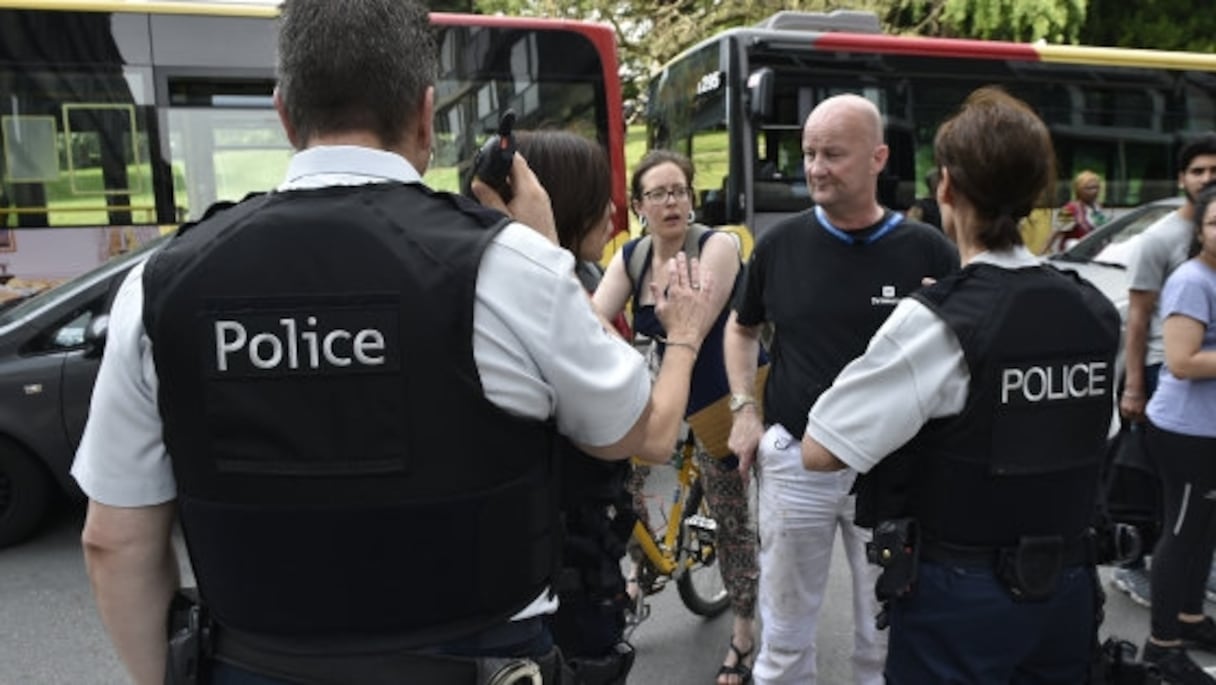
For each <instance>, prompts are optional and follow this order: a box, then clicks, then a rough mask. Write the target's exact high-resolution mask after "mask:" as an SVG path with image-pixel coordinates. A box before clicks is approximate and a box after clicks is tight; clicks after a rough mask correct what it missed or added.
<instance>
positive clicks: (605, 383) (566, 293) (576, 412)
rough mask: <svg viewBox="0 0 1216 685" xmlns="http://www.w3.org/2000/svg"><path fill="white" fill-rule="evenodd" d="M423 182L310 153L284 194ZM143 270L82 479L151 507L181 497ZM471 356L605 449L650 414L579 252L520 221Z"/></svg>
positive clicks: (502, 386)
mask: <svg viewBox="0 0 1216 685" xmlns="http://www.w3.org/2000/svg"><path fill="white" fill-rule="evenodd" d="M386 181H400V182H406V183H417V182H420V181H421V178H420V177H419V175H418V173H417V171H416V170H415V169H414V168H413V167H412V166H410V165H409V163H408V162H407V161H406V160H405V159H404V158H401V157H400V156H398V155H394V154H391V153H388V152H383V151H376V150H370V149H367V148H358V147H345V146H335V147H320V148H311V149H309V150H305V151H303V152H300V153H298V154H297V155H295V157H293V159H292V162H291V164H290V166H289V168H288V177H287V181H286V182H285V183H284V184H283V185H282V186H280V188H279V189H280V190H286V189H296V188H315V187H324V186H330V185H358V184H361V183H377V182H386ZM142 273H143V268H142V265H141V266H139V267H136V268H135V269H133V270H132V272H131V273H130V274H129V275H128V277H127V279H126V281H125V282H124V283H123V285H122V287H121V289H120V291H119V293H118V296H117V299H116V300H115V303H114V306H113V308H112V311H111V318H110V328H109V333H108V342H107V347H106V352H105V357H104V358H103V360H102V364H101V369H100V371H99V372H98V377H97V383H96V385H95V386H94V391H93V399H92V404H91V407H90V414H89V420H88V423H87V425H86V428H85V432H84V435H83V437H82V439H81V443H80V447H79V449H78V450H77V454H76V460H75V462H74V464H73V466H72V475H73V476H74V477H75V478H76V480H77V482H78V483H79V484H80V486H81V489H82V490H84V492H85V493H86V494H87V495H88V496H89V497H91V498H93V499H95V500H97V501H99V502H102V503H104V504H109V505H112V506H148V505H154V504H159V503H162V502H166V501H169V500H171V499H173V498H174V497H175V496H176V485H175V483H174V480H173V471H172V467H171V464H170V462H169V455H168V454H167V452H166V450H165V446H164V443H163V442H162V439H161V420H160V414H159V411H158V408H157V403H156V396H157V383H158V381H157V378H156V371H155V367H154V365H153V362H152V343H151V341H150V340H149V339H148V336H147V334H146V333H145V332H144V330H143V319H142V315H143V284H142V278H141V275H142ZM473 357H474V360H475V362H476V364H477V368H478V371H479V372H480V375H481V381H482V387H483V388H484V391H485V394H486V397H487V398H488V399H489V400H490V401H491V402H493V403H494V404H496V405H498V406H499V407H501V408H503V409H505V410H506V411H508V412H511V413H513V414H516V415H518V416H522V417H526V418H532V419H547V418H550V417H552V418H554V419H555V421H556V424H557V428H558V430H559V432H561V433H563V434H564V435H566V436H567V437H569V438H570V439H572V440H574V441H575V442H579V443H583V444H588V445H607V444H611V443H613V442H616V441H617V440H619V439H620V438H621V437H623V436H624V435H625V434H626V433H627V432H628V430H629V429H630V428H631V427H632V426H633V424H634V423H635V422H636V420H637V419H638V417H639V416H641V414H642V412H643V410H644V409H645V407H646V405H647V403H648V401H649V396H650V378H649V374H648V373H647V370H646V365H645V361H644V359H643V358H642V356H641V355H640V354H638V353H637V351H636V350H634V349H633V348H632V347H631V346H630V345H628V344H627V343H625V342H624V341H622V340H620V339H619V337H618V336H616V335H615V334H613V333H611V332H609V331H606V330H605V329H604V328H603V326H602V325H601V324H600V322H599V320H598V319H597V318H596V316H595V314H594V313H593V311H592V309H591V305H590V302H589V301H588V299H587V296H586V293H585V292H584V291H583V288H582V286H581V285H580V284H579V282H578V280H577V279H576V278H575V277H574V264H573V258H572V257H571V255H570V254H569V253H568V252H567V251H565V250H563V249H561V248H559V247H557V246H554V245H553V244H551V243H549V242H548V241H547V240H545V239H544V238H543V237H541V236H540V235H539V234H537V233H536V232H535V231H533V230H531V229H530V228H528V227H526V226H522V225H520V224H511V225H509V226H507V227H506V228H505V229H504V230H503V231H501V232H500V233H499V234H498V235H497V236H496V237H495V239H494V240H493V242H492V243H491V245H490V246H489V247H488V248H487V250H486V252H485V255H484V256H483V258H482V261H481V264H480V267H479V270H478V276H477V284H476V289H475V300H474V308H473Z"/></svg>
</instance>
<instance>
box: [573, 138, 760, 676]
mask: <svg viewBox="0 0 1216 685" xmlns="http://www.w3.org/2000/svg"><path fill="white" fill-rule="evenodd" d="M693 173H694V170H693V166H692V162H691V161H690V160H689V159H688V158H687V157H685V156H683V155H681V154H678V153H675V152H671V151H668V150H652V151H650V152H649V153H647V154H646V156H645V157H643V158H642V160H641V161H640V162H639V163H638V165H637V167H636V168H635V169H634V172H633V176H632V179H631V182H630V201H631V202H630V204H631V207H632V208H633V211H634V212H635V213H636V214H637V217H638V221H639V222H640V223H641V225H642V230H643V232H644V234H645V235H644V236H643V237H642V238H637V239H635V240H631V241H630V242H628V243H626V244H625V245H623V246H622V248H621V249H620V250H619V251H618V252H617V253H616V255H614V256H613V258H612V261H611V262H610V263H609V264H608V269H607V271H606V272H605V274H604V279H603V281H602V282H601V283H600V286H599V288H598V289H596V291H595V295H594V296H593V300H594V302H595V307H596V309H597V310H599V312H600V314H601V315H602V316H603V317H604V318H606V319H609V320H611V319H612V318H614V317H615V316H616V315H617V314H619V313H620V312H621V311H622V310H623V309H624V308H625V305H626V304H627V303H628V304H629V305H630V309H631V313H632V314H633V328H634V330H635V331H637V332H638V333H640V334H643V335H646V336H649V337H650V338H652V339H653V340H655V341H657V344H658V348H657V349H658V353H659V354H660V355H662V354H663V352H664V351H665V350H666V348H667V347H668V346H672V345H679V346H688V345H690V344H691V343H689V342H688V341H685V340H669V339H667V337H666V334H665V331H664V330H663V327H662V325H661V324H660V323H659V320H658V319H657V318H656V317H655V314H654V297H655V293H656V292H661V291H662V290H663V288H664V287H666V285H667V284H666V281H665V279H666V278H667V273H666V271H665V270H664V269H663V268H662V265H663V264H666V262H667V260H668V259H671V258H672V257H674V256H675V255H676V253H677V252H680V251H681V250H683V251H684V252H686V253H688V254H689V255H690V256H694V255H695V256H698V257H699V258H700V261H701V269H702V271H703V272H704V271H705V270H709V271H712V272H713V274H714V282H715V283H719V284H722V287H720V288H717V289H716V290H715V292H714V293H713V297H714V299H715V300H716V305H717V306H718V307H719V308H720V310H721V314H720V315H719V316H718V320H717V322H716V323H715V324H714V328H713V329H711V330H710V332H709V335H707V336H706V337H705V341H704V342H703V343H702V344H701V347H700V349H699V352H698V356H697V362H696V366H695V367H694V368H693V377H692V386H691V389H690V394H689V401H688V410H687V415H689V416H690V418H691V417H692V416H694V415H700V416H704V415H706V413H708V412H706V413H702V412H703V411H704V410H707V409H709V408H711V407H717V406H718V405H721V406H722V407H725V406H726V402H727V397H728V396H729V394H730V386H729V385H728V384H727V380H726V368H725V362H724V358H723V354H722V335H723V327H724V326H725V324H726V318H727V314H728V313H729V307H728V304H729V300H730V295H731V293H732V291H733V288H731V287H728V286H727V285H726V284H732V283H735V282H736V279H737V278H738V276H739V273H740V269H741V266H742V263H741V261H740V259H739V249H738V244H737V242H736V240H735V238H734V237H733V236H731V235H729V234H726V233H721V232H718V231H713V230H709V229H707V228H705V227H704V226H700V225H697V224H694V219H695V216H694V214H693V199H692V193H693V188H692V183H693ZM652 286H653V287H652ZM726 418H727V421H726V425H727V426H728V427H729V414H727V415H726ZM690 423H691V421H690ZM694 432H695V431H694ZM727 432H729V428H728V430H727ZM725 437H726V436H725V434H723V436H722V441H721V442H722V445H721V446H718V445H706V444H704V443H703V442H701V441H700V440H698V446H697V447H698V449H697V459H698V461H699V463H700V466H701V473H702V474H704V476H705V492H706V498H707V500H708V502H709V507H710V509H711V510H712V511H713V513H714V517H715V519H716V520H717V522H718V526H719V528H718V532H719V537H718V553H719V558H720V560H721V563H722V577H723V580H724V582H725V584H726V589H727V591H728V593H729V594H730V597H731V607H732V609H733V610H734V614H735V621H734V628H733V632H732V636H731V641H730V648H729V651H728V652H727V654H726V658H725V661H724V663H723V665H722V668H721V669H720V670H719V671H718V683H719V685H736V684H738V683H747V682H749V681H750V679H751V669H750V656H751V654H752V652H753V651H754V646H755V640H754V637H753V625H752V624H753V619H754V616H755V606H756V583H757V579H758V577H759V572H758V570H757V565H756V538H755V535H754V534H753V533H752V531H751V527H750V525H749V521H748V509H747V496H746V490H745V488H744V484H743V480H742V478H741V476H740V474H739V471H738V469H736V468H735V466H736V464H737V460H735V459H730V458H729V452H728V451H727V450H726V448H725ZM673 448H674V445H673ZM719 448H720V449H719ZM710 454H715V455H718V456H726V457H727V458H725V459H715V458H712V457H711V456H710ZM636 508H637V509H638V513H639V514H640V515H644V513H645V507H644V506H638V507H636ZM635 591H637V588H636V586H632V585H631V586H630V592H631V593H632V592H635Z"/></svg>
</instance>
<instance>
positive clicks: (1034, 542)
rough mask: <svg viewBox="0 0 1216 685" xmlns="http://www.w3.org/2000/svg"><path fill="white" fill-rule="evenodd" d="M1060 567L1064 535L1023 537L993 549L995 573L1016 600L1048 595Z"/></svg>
mask: <svg viewBox="0 0 1216 685" xmlns="http://www.w3.org/2000/svg"><path fill="white" fill-rule="evenodd" d="M1063 568H1064V539H1063V538H1061V537H1060V536H1058V535H1049V536H1027V537H1023V538H1020V539H1019V540H1018V545H1017V547H1006V548H1002V549H1001V550H999V551H998V552H997V560H996V575H997V577H998V578H1000V579H1001V582H1002V583H1004V584H1005V587H1006V588H1007V589H1008V590H1009V592H1010V593H1011V594H1012V595H1013V597H1014V599H1015V600H1018V601H1024V602H1037V601H1041V600H1044V599H1047V598H1048V597H1051V596H1052V595H1053V594H1054V593H1055V591H1056V583H1057V582H1058V581H1059V579H1060V570H1061V569H1063Z"/></svg>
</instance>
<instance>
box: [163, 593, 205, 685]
mask: <svg viewBox="0 0 1216 685" xmlns="http://www.w3.org/2000/svg"><path fill="white" fill-rule="evenodd" d="M166 627H167V632H168V656H167V660H166V663H165V685H198V684H199V683H206V682H208V679H207V675H206V674H207V666H208V660H209V659H210V657H211V622H210V619H209V617H208V616H207V612H206V609H205V608H204V607H203V605H202V603H201V602H200V601H199V597H198V591H197V590H196V589H195V588H182V589H179V590H178V591H177V592H175V593H174V594H173V599H172V600H171V601H170V602H169V615H168V619H167V626H166Z"/></svg>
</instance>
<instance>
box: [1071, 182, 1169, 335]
mask: <svg viewBox="0 0 1216 685" xmlns="http://www.w3.org/2000/svg"><path fill="white" fill-rule="evenodd" d="M1182 200H1183V199H1182V198H1181V197H1171V198H1167V199H1165V200H1156V201H1154V202H1149V203H1147V204H1143V205H1140V206H1139V207H1136V208H1135V209H1131V210H1128V211H1127V212H1125V213H1123V214H1120V215H1119V216H1118V217H1116V218H1114V219H1113V220H1111V222H1110V223H1108V224H1105V225H1103V226H1100V227H1098V228H1097V229H1095V230H1094V231H1093V232H1092V233H1090V234H1089V235H1087V236H1085V237H1084V238H1082V239H1081V240H1079V241H1077V242H1076V243H1075V244H1074V245H1072V246H1071V247H1069V248H1068V249H1066V250H1064V251H1063V252H1061V253H1059V254H1055V255H1052V256H1051V257H1049V258H1048V262H1049V263H1050V264H1051V265H1052V266H1055V267H1058V268H1061V269H1069V270H1071V271H1076V272H1077V273H1079V274H1081V276H1082V277H1083V278H1085V280H1087V281H1089V282H1091V283H1093V284H1094V285H1095V286H1096V287H1097V288H1098V290H1101V291H1102V293H1103V294H1104V295H1106V296H1107V297H1109V298H1110V300H1111V302H1114V303H1115V307H1116V308H1117V309H1118V310H1119V316H1120V317H1122V318H1123V319H1124V320H1125V321H1126V320H1127V265H1128V262H1129V261H1130V260H1131V256H1132V252H1133V250H1135V247H1136V243H1137V242H1138V240H1139V236H1140V234H1141V233H1143V232H1144V229H1146V228H1148V227H1149V226H1152V225H1153V224H1154V223H1155V222H1156V221H1157V220H1158V219H1160V218H1161V217H1163V216H1165V215H1166V214H1169V213H1170V212H1172V211H1174V210H1176V209H1178V208H1179V207H1181V206H1182Z"/></svg>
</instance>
